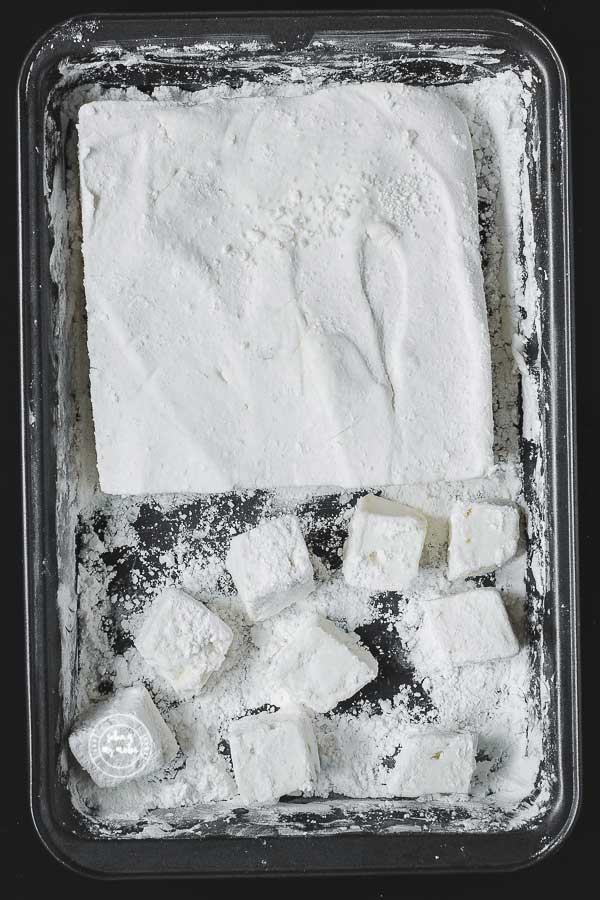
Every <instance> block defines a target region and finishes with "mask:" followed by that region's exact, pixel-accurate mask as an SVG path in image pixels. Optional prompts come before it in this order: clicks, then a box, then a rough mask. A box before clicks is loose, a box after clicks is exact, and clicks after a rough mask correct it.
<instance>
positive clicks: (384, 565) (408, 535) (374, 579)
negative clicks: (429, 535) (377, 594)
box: [343, 494, 427, 591]
mask: <svg viewBox="0 0 600 900" xmlns="http://www.w3.org/2000/svg"><path fill="white" fill-rule="evenodd" d="M426 532H427V519H426V518H425V516H423V515H422V514H421V513H420V512H418V511H417V510H415V509H411V508H410V507H408V506H404V505H403V504H401V503H396V502H395V501H393V500H387V499H385V498H384V497H375V496H373V495H372V494H368V495H367V496H365V497H361V498H360V500H359V501H358V503H357V504H356V508H355V510H354V515H353V516H352V520H351V522H350V527H349V529H348V540H347V541H346V544H345V546H344V563H343V572H344V578H345V580H346V582H347V583H348V584H350V585H352V587H357V588H364V589H366V590H371V591H401V590H404V589H406V588H408V587H409V586H410V584H411V583H412V582H413V581H414V579H415V578H416V576H417V573H418V571H419V561H420V559H421V553H422V551H423V544H424V542H425V535H426Z"/></svg>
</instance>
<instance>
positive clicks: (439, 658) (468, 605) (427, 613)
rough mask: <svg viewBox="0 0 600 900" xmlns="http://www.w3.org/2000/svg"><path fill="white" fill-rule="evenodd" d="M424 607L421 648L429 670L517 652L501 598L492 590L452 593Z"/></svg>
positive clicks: (430, 601) (478, 661) (492, 658)
mask: <svg viewBox="0 0 600 900" xmlns="http://www.w3.org/2000/svg"><path fill="white" fill-rule="evenodd" d="M423 606H424V613H423V624H422V628H421V635H420V646H421V652H422V653H423V654H424V655H425V656H428V657H429V659H430V661H431V664H432V667H435V668H451V667H453V666H463V665H465V664H467V663H485V662H492V661H493V660H496V659H504V658H506V657H510V656H515V654H516V653H518V652H519V643H518V641H517V639H516V637H515V635H514V632H513V630H512V626H511V624H510V620H509V618H508V614H507V612H506V608H505V606H504V603H503V602H502V597H501V596H500V594H499V593H498V591H495V590H494V589H493V588H480V589H478V590H474V591H466V592H465V593H462V594H452V595H450V596H449V597H441V598H440V599H439V600H429V601H426V602H424V604H423Z"/></svg>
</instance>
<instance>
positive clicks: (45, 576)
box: [18, 12, 580, 877]
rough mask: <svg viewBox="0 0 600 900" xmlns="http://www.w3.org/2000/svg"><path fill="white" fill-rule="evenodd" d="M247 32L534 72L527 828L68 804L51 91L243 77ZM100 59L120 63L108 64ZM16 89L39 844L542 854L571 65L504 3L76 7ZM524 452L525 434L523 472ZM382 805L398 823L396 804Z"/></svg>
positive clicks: (558, 553) (557, 691) (553, 663)
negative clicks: (541, 750)
mask: <svg viewBox="0 0 600 900" xmlns="http://www.w3.org/2000/svg"><path fill="white" fill-rule="evenodd" d="M252 41H256V42H257V44H256V45H255V46H254V47H253V48H252V51H251V52H253V53H255V54H256V52H257V50H256V47H259V48H260V45H261V44H266V43H267V42H268V43H270V45H271V46H270V49H269V53H268V60H267V59H266V58H265V65H267V64H268V65H269V66H273V65H274V66H277V65H279V64H280V63H281V64H285V63H286V59H289V54H293V55H294V59H298V58H300V59H308V60H309V59H311V54H315V53H318V54H320V55H321V56H322V54H323V53H331V52H332V50H331V47H332V46H333V45H332V44H331V41H333V42H334V43H335V46H336V47H338V48H339V47H343V48H344V50H345V51H346V52H347V53H349V54H355V55H356V56H357V57H359V56H360V55H361V54H363V53H365V52H366V51H367V50H368V52H369V55H370V58H371V59H374V60H375V64H374V65H373V66H371V68H370V70H369V71H370V74H369V75H368V76H367V77H368V78H370V79H371V80H373V79H381V78H385V77H388V78H389V77H390V74H389V73H390V72H393V77H394V78H395V79H396V80H404V81H410V82H413V83H421V84H430V83H444V82H451V81H462V80H469V79H472V78H474V77H478V76H479V75H481V74H485V69H486V62H485V55H484V56H482V55H481V54H474V55H473V56H472V57H470V56H469V49H470V48H475V47H479V48H482V47H483V48H486V49H488V50H490V51H492V53H495V54H496V62H495V63H494V66H495V69H494V70H495V71H497V65H498V62H497V60H498V56H501V58H502V65H507V66H509V65H513V64H519V65H521V66H522V65H524V64H526V65H527V66H528V67H529V68H530V69H531V70H532V72H533V73H534V76H535V79H536V84H537V85H538V86H537V88H536V90H535V93H534V107H535V109H534V112H535V115H534V116H532V120H535V122H536V126H537V132H536V134H535V135H534V134H532V135H530V140H531V141H536V144H537V142H538V138H539V153H538V155H537V156H536V158H535V160H536V161H535V166H534V171H533V172H532V197H533V203H534V223H535V229H536V244H537V258H536V263H538V264H539V268H540V271H546V272H547V273H548V278H547V279H546V280H543V281H540V285H539V287H540V292H541V300H540V302H541V316H542V339H541V344H542V346H541V348H539V350H540V354H539V355H540V362H541V366H542V375H543V379H542V383H543V384H544V392H545V393H544V398H543V399H544V403H543V409H544V422H543V429H544V442H543V451H542V453H543V459H542V460H541V462H542V464H543V465H542V470H543V472H544V495H545V510H544V514H545V525H546V534H547V541H548V542H549V559H550V573H549V574H550V579H549V588H548V590H547V591H546V592H545V595H544V596H543V598H542V601H543V614H542V615H541V616H540V620H539V621H540V623H541V628H542V639H543V645H544V648H545V652H544V663H543V665H544V673H545V675H546V679H547V685H548V696H547V697H546V702H545V707H544V737H545V744H546V759H547V762H548V765H550V767H551V769H552V773H553V782H552V790H551V797H550V798H549V801H548V803H547V804H546V807H545V811H544V812H543V814H542V815H540V816H539V817H537V818H536V819H534V820H533V821H531V822H529V823H527V825H526V827H522V828H518V829H514V830H502V829H498V830H496V831H491V832H487V833H483V832H481V831H477V830H475V831H467V832H464V831H460V830H458V831H452V830H446V829H445V828H444V823H443V815H440V817H439V819H438V820H437V822H436V824H435V825H434V826H433V827H432V826H431V825H430V824H428V823H426V822H424V821H422V820H420V819H419V817H418V816H414V817H411V818H409V821H408V822H407V823H406V822H405V823H404V825H403V828H402V831H401V832H394V830H393V829H390V828H388V827H381V828H379V827H375V826H373V824H372V823H370V822H369V819H368V817H367V816H365V817H364V818H363V819H362V820H361V817H360V816H354V817H352V818H351V819H349V833H339V831H338V832H337V833H327V829H326V828H323V827H320V828H319V829H316V830H315V829H314V826H312V825H311V821H313V820H312V818H311V816H310V815H308V814H305V815H302V814H297V815H296V817H295V822H294V824H295V827H296V833H295V834H287V835H285V836H283V835H277V834H274V833H271V832H269V831H268V830H267V831H266V832H265V833H264V834H259V833H256V834H255V835H253V836H243V832H236V831H235V830H231V829H230V828H229V827H228V825H227V824H226V823H225V822H220V823H219V822H217V823H216V825H214V827H212V828H211V829H210V831H208V832H207V833H204V834H203V835H202V837H198V835H194V834H190V836H188V837H160V838H145V839H137V838H135V837H134V836H133V835H132V834H131V833H127V831H124V832H123V833H121V834H118V835H117V834H116V835H115V836H114V837H106V836H105V837H102V838H98V837H97V836H95V834H94V832H93V830H91V829H90V825H89V822H88V821H87V820H86V819H85V817H83V816H81V815H80V813H78V812H77V811H76V810H75V809H74V807H73V805H72V802H71V798H70V795H69V792H68V789H67V786H66V783H65V779H64V777H62V774H61V772H62V769H61V758H62V756H61V754H62V752H63V749H64V723H63V717H64V713H63V709H64V702H63V700H64V697H63V693H64V691H65V689H66V688H65V685H64V683H63V684H61V681H60V672H61V643H60V631H61V623H60V622H59V618H58V614H57V603H56V599H57V590H58V583H59V573H58V563H57V537H58V536H57V528H56V500H57V495H56V474H57V472H56V465H57V463H56V429H57V428H60V427H61V423H60V419H59V417H57V395H58V390H59V386H58V384H57V360H56V346H55V336H54V332H53V317H52V308H53V304H54V303H55V302H56V287H55V285H54V283H53V279H52V275H51V254H52V249H53V244H54V241H56V240H58V238H57V236H56V235H55V234H53V233H52V229H51V227H50V222H49V217H48V209H47V203H46V200H45V186H46V181H47V179H48V178H51V177H52V168H53V165H54V164H55V161H56V160H55V156H56V152H57V149H56V142H55V139H54V137H53V134H52V131H51V130H50V129H48V128H47V127H46V114H47V112H51V113H52V104H53V103H54V115H58V116H60V110H59V109H57V107H56V104H55V100H53V101H52V102H49V101H50V98H51V97H53V92H54V89H55V86H56V85H57V83H58V81H59V79H60V72H61V65H62V64H63V63H64V62H65V60H67V59H68V60H70V61H78V62H81V63H88V64H89V66H88V68H87V70H85V69H84V70H82V71H87V75H86V74H83V75H81V79H82V82H85V80H86V79H87V80H88V81H90V82H92V81H93V82H94V83H102V84H104V85H107V86H109V85H122V84H124V83H125V84H132V85H133V84H134V85H136V86H138V87H140V88H142V89H146V88H148V87H149V86H154V85H156V84H177V85H189V86H191V87H192V86H195V87H197V86H200V85H202V84H206V83H210V81H211V79H212V78H213V77H214V73H215V68H216V67H218V69H219V73H218V74H219V78H220V79H221V80H225V81H228V83H230V84H232V85H234V86H235V84H236V82H237V81H238V80H239V78H240V61H242V62H243V59H244V54H247V53H249V52H250V50H249V48H250V44H249V42H252ZM203 42H213V43H218V44H224V43H226V44H227V47H228V50H227V52H226V53H225V54H224V55H223V56H222V57H219V58H215V56H214V55H211V54H210V53H208V52H207V54H206V56H204V55H203V52H202V50H201V49H199V50H198V52H197V54H196V55H195V56H192V57H190V56H189V55H188V56H186V55H185V54H184V52H183V48H185V47H189V46H191V45H194V44H200V45H201V44H202V43H203ZM394 42H396V43H395V47H396V49H394ZM398 47H402V51H401V52H400V51H399V50H398ZM111 48H115V51H114V53H113V50H112V49H111ZM116 48H120V49H119V50H117V49H116ZM140 48H145V49H143V50H142V56H143V63H142V64H140V65H137V66H135V67H126V66H120V65H119V62H118V58H119V54H120V53H122V52H123V50H125V51H129V50H131V51H134V50H135V51H138V52H139V51H140ZM324 48H325V49H324ZM432 48H433V50H432ZM436 48H437V52H436ZM440 48H444V49H445V52H444V53H440V52H439V50H440ZM455 51H456V53H455V59H453V52H455ZM258 52H259V53H260V49H259V50H258ZM115 53H116V56H115ZM254 58H255V57H254ZM378 59H379V60H380V61H381V65H380V66H379V65H378V64H377V60H378ZM103 60H105V61H110V63H108V62H107V64H106V65H102V61H103ZM337 71H338V75H339V77H340V78H344V77H349V78H352V77H353V78H356V74H355V73H354V74H352V71H350V70H348V72H344V70H343V68H340V67H339V66H338V67H337ZM18 99H19V113H18V114H19V200H20V239H21V240H20V257H21V341H22V356H21V366H22V369H21V376H22V432H23V490H24V519H25V528H24V534H25V576H26V577H25V590H26V597H25V609H26V619H27V622H26V624H27V666H28V686H29V693H28V696H29V735H30V771H31V809H32V815H33V819H34V823H35V826H36V828H37V830H38V833H39V835H40V837H41V839H42V841H43V842H44V843H45V845H46V846H47V847H48V849H49V850H50V851H51V852H52V853H53V854H54V855H55V856H56V857H57V858H58V859H59V860H60V861H62V862H63V863H65V864H67V865H69V866H71V867H74V868H76V869H77V870H79V871H81V872H85V873H88V874H94V875H99V876H107V877H110V876H123V875H126V876H148V875H153V876H177V875H180V876H191V875H193V876H200V875H248V874H253V873H263V874H264V873H269V874H283V873H313V874H316V873H322V874H324V873H351V872H361V873H374V872H393V871H436V872H440V871H459V870H471V871H472V870H479V871H482V870H485V871H489V870H499V869H509V868H517V867H520V866H523V865H526V864H528V863H531V862H533V861H535V860H537V859H540V858H542V857H543V856H545V855H547V854H548V853H549V852H550V851H552V850H553V849H554V848H556V847H557V846H558V845H559V844H560V843H561V842H562V841H563V840H564V839H565V837H566V835H567V834H568V832H569V831H570V829H571V827H572V825H573V822H574V820H575V817H576V814H577V810H578V806H579V780H580V750H579V674H578V671H579V670H578V616H577V548H576V493H575V491H576V484H575V462H574V461H575V424H574V365H573V321H572V319H573V310H572V280H571V279H572V276H571V265H572V246H571V224H570V216H571V208H570V183H569V179H570V176H569V118H568V113H569V111H568V101H567V86H566V78H565V73H564V69H563V67H562V63H561V61H560V59H559V58H558V56H557V54H556V52H555V50H554V48H553V47H552V45H551V44H550V43H549V41H548V40H547V39H546V38H545V37H544V36H543V35H542V34H541V33H540V32H539V31H538V30H537V29H535V28H534V27H533V26H531V25H530V24H528V23H526V22H524V21H523V20H521V19H518V18H516V17H515V16H512V15H509V14H506V13H501V12H492V13H487V12H486V13H476V12H456V13H448V12H405V13H402V14H390V13H370V14H348V13H344V14H341V13H340V14H327V13H323V14H318V13H311V14H306V15H294V14H278V15H262V14H250V15H242V16H240V15H211V14H198V15H196V14H192V15H186V16H175V17H172V16H169V15H163V16H157V15H152V16H145V15H136V16H133V15H123V16H116V15H112V16H100V17H93V18H84V17H80V18H75V19H71V20H69V21H68V22H66V23H63V24H62V25H60V26H57V27H56V28H55V29H53V30H52V31H51V32H49V33H48V34H46V35H45V36H44V37H43V38H42V39H40V41H39V42H38V43H37V44H36V45H35V47H34V48H33V49H32V50H31V52H30V54H29V56H28V57H27V59H26V61H25V63H24V66H23V69H22V73H21V77H20V81H19V98H18ZM532 452H533V451H532V448H530V447H528V445H527V441H525V440H523V441H522V447H521V455H522V460H523V464H524V466H525V468H527V465H528V464H531V459H530V457H531V454H532ZM307 812H308V808H307ZM338 812H339V811H338ZM390 815H391V820H393V810H392V812H391V814H390ZM391 820H390V821H391ZM361 821H362V825H361ZM321 824H323V823H321ZM387 824H389V822H388V823H387ZM316 831H318V833H316ZM313 832H315V833H313Z"/></svg>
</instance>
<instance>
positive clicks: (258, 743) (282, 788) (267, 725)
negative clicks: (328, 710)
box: [229, 710, 320, 806]
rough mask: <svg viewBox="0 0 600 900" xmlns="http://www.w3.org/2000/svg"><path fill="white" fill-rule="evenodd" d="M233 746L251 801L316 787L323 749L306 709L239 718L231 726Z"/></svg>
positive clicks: (235, 765) (237, 777) (274, 799)
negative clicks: (304, 711)
mask: <svg viewBox="0 0 600 900" xmlns="http://www.w3.org/2000/svg"><path fill="white" fill-rule="evenodd" d="M229 746H230V749H231V759H232V763H233V771H234V775H235V780H236V782H237V786H238V790H239V792H240V794H241V796H242V799H243V800H244V802H245V803H247V804H248V805H249V806H254V805H261V804H272V803H277V802H278V800H279V799H280V798H281V797H283V796H284V795H290V794H293V795H299V794H302V795H305V796H306V795H308V796H310V795H311V794H313V793H314V790H315V785H316V781H317V777H318V774H319V769H320V765H319V752H318V749H317V742H316V739H315V735H314V731H313V727H312V725H311V723H310V721H309V720H308V718H307V717H306V716H305V715H304V714H303V713H301V712H297V711H287V710H279V711H278V712H275V713H268V712H262V713H259V714H258V715H250V716H245V718H243V719H238V720H237V721H236V722H234V723H233V724H232V726H231V728H230V730H229Z"/></svg>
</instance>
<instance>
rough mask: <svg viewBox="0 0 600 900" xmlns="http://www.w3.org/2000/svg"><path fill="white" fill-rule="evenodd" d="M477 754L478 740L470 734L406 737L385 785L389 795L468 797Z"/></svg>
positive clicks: (419, 734)
mask: <svg viewBox="0 0 600 900" xmlns="http://www.w3.org/2000/svg"><path fill="white" fill-rule="evenodd" d="M476 752H477V738H476V736H475V735H474V734H470V733H469V732H464V733H458V732H444V731H430V732H422V733H418V734H411V735H407V736H405V737H404V738H403V739H402V748H401V750H400V753H399V754H398V757H397V760H396V765H395V766H394V768H393V769H392V772H391V776H390V781H389V782H388V786H389V789H390V791H391V793H392V796H394V797H421V796H423V795H430V794H468V793H469V787H470V784H471V778H472V777H473V772H474V771H475V753H476Z"/></svg>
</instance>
